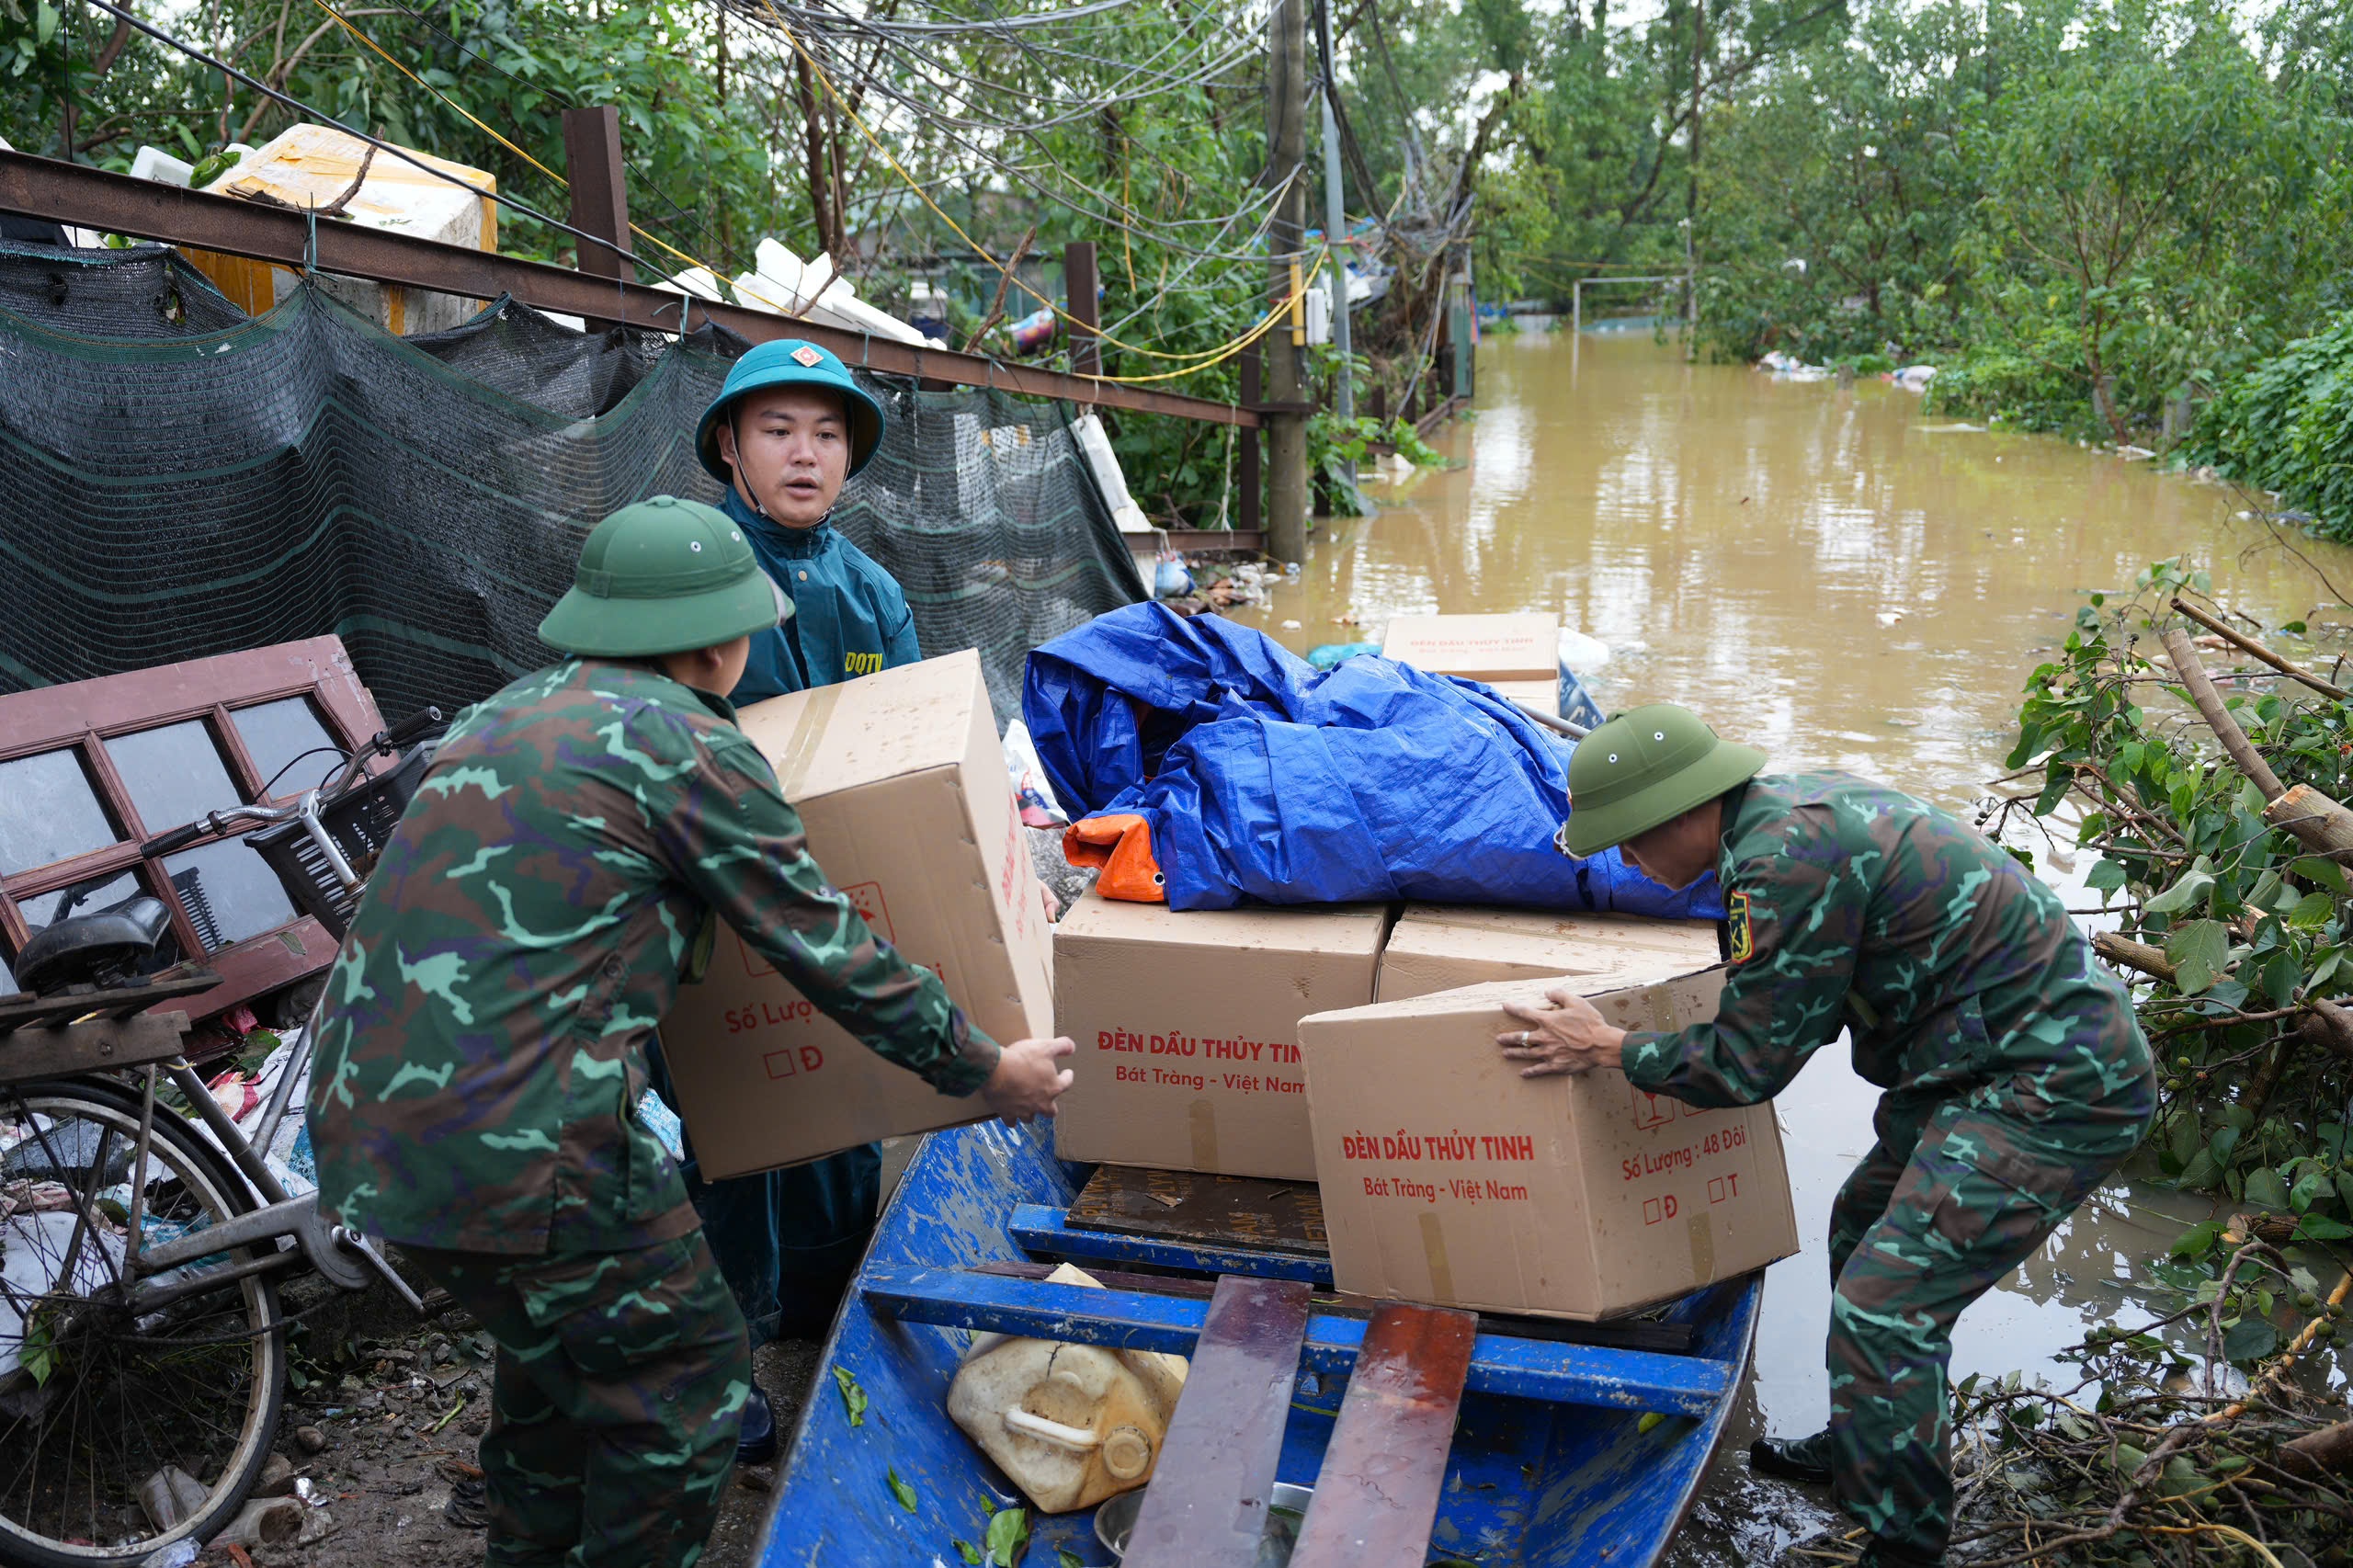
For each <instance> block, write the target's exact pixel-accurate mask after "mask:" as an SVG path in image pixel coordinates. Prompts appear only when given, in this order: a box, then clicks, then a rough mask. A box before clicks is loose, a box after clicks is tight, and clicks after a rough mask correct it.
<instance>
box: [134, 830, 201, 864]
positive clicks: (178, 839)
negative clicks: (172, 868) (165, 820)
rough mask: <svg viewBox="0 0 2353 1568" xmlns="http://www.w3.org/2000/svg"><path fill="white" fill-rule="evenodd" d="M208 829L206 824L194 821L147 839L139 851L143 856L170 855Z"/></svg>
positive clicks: (192, 842) (194, 840) (199, 836)
mask: <svg viewBox="0 0 2353 1568" xmlns="http://www.w3.org/2000/svg"><path fill="white" fill-rule="evenodd" d="M206 831H207V828H206V824H203V823H200V822H192V823H190V824H188V825H187V826H186V827H176V828H174V829H172V831H171V832H169V833H165V834H159V835H156V836H155V837H153V838H151V839H149V840H147V842H146V843H144V844H142V845H141V846H139V853H140V854H141V855H142V856H153V855H169V854H170V853H171V852H172V851H173V850H175V849H185V848H186V847H188V846H189V845H191V844H194V843H195V842H196V841H197V840H198V839H199V838H202V837H203V836H204V835H205V833H206Z"/></svg>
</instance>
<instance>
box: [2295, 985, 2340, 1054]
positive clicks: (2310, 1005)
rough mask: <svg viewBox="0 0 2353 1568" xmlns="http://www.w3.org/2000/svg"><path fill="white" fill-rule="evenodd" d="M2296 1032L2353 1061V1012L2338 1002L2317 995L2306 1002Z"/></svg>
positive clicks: (2315, 1043)
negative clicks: (2322, 999) (2323, 999)
mask: <svg viewBox="0 0 2353 1568" xmlns="http://www.w3.org/2000/svg"><path fill="white" fill-rule="evenodd" d="M2296 1033H2297V1034H2299V1035H2301V1036H2302V1037H2303V1038H2304V1039H2305V1040H2310V1041H2312V1042H2313V1044H2314V1045H2317V1046H2322V1047H2325V1049H2327V1050H2329V1051H2335V1052H2336V1054H2337V1055H2339V1056H2342V1057H2344V1058H2345V1059H2346V1060H2347V1062H2353V1013H2348V1012H2347V1011H2346V1010H2345V1009H2344V1008H2342V1007H2340V1006H2337V1005H2336V1003H2334V1002H2323V1001H2321V1000H2319V999H2318V998H2317V997H2315V998H2313V1000H2311V1001H2308V1002H2306V1003H2305V1004H2304V1017H2303V1020H2302V1022H2301V1023H2299V1024H2298V1025H2297V1026H2296Z"/></svg>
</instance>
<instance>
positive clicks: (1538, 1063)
mask: <svg viewBox="0 0 2353 1568" xmlns="http://www.w3.org/2000/svg"><path fill="white" fill-rule="evenodd" d="M1545 999H1546V1000H1547V1001H1549V1002H1551V1003H1552V1006H1550V1007H1532V1006H1529V1005H1528V1004H1526V1003H1524V1002H1506V1003H1505V1004H1504V1011H1505V1012H1506V1013H1509V1014H1510V1015H1511V1016H1512V1017H1515V1018H1518V1020H1519V1021H1520V1022H1521V1023H1524V1024H1526V1025H1528V1026H1529V1027H1528V1028H1524V1029H1512V1030H1510V1031H1508V1032H1506V1033H1504V1034H1499V1035H1497V1036H1496V1037H1495V1043H1496V1044H1497V1045H1499V1046H1501V1047H1503V1051H1504V1054H1505V1055H1506V1056H1507V1057H1509V1058H1511V1059H1512V1060H1513V1061H1514V1062H1526V1063H1528V1065H1527V1066H1525V1067H1522V1068H1521V1069H1520V1070H1519V1075H1520V1076H1521V1077H1523V1078H1544V1077H1550V1076H1551V1075H1552V1074H1555V1073H1590V1072H1591V1071H1593V1069H1595V1068H1596V1067H1614V1066H1616V1065H1618V1061H1619V1051H1620V1048H1621V1047H1622V1046H1623V1045H1624V1044H1625V1040H1626V1031H1625V1030H1624V1029H1621V1028H1612V1027H1611V1026H1610V1025H1609V1024H1608V1023H1607V1022H1605V1021H1604V1020H1603V1018H1602V1017H1601V1015H1600V1014H1599V1013H1598V1012H1597V1011H1595V1009H1594V1006H1593V1004H1592V1003H1590V1002H1588V1001H1586V999H1585V998H1584V997H1582V996H1579V995H1577V994H1575V993H1574V992H1572V991H1568V990H1566V989H1562V990H1555V991H1552V992H1548V993H1547V994H1546V997H1545Z"/></svg>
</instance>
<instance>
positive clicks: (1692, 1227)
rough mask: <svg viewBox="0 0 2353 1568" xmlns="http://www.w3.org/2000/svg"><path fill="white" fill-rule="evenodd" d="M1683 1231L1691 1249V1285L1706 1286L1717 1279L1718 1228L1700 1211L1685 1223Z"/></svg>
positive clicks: (1705, 1213)
mask: <svg viewBox="0 0 2353 1568" xmlns="http://www.w3.org/2000/svg"><path fill="white" fill-rule="evenodd" d="M1683 1231H1684V1235H1685V1237H1686V1238H1687V1239H1688V1243H1689V1244H1690V1247H1691V1283H1692V1284H1694V1285H1704V1284H1706V1283H1707V1282H1708V1281H1709V1280H1711V1279H1713V1278H1715V1277H1716V1227H1715V1225H1714V1224H1713V1222H1712V1221H1711V1220H1710V1219H1709V1217H1708V1213H1707V1211H1706V1210H1695V1211H1694V1212H1693V1213H1692V1214H1691V1216H1690V1217H1689V1218H1688V1220H1686V1221H1684V1225H1683Z"/></svg>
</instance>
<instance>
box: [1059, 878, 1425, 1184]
mask: <svg viewBox="0 0 2353 1568" xmlns="http://www.w3.org/2000/svg"><path fill="white" fill-rule="evenodd" d="M1388 928H1389V909H1388V906H1387V905H1385V904H1377V903H1368V904H1312V905H1311V904H1302V905H1297V906H1292V907H1286V908H1281V909H1213V910H1199V911H1195V912H1193V913H1191V914H1180V913H1178V912H1177V911H1176V910H1172V909H1170V908H1169V907H1168V906H1167V905H1165V904H1160V903H1121V902H1120V901H1119V900H1116V899H1108V898H1105V897H1103V896H1102V895H1100V894H1099V893H1093V892H1090V893H1088V894H1087V895H1086V897H1085V898H1083V899H1080V900H1079V901H1078V903H1075V904H1074V905H1072V907H1071V911H1070V913H1069V914H1067V915H1063V922H1062V924H1061V925H1060V926H1056V927H1054V978H1055V1009H1054V1017H1055V1022H1056V1023H1057V1024H1058V1025H1059V1026H1060V1027H1059V1029H1058V1032H1060V1033H1062V1034H1066V1035H1069V1036H1070V1037H1071V1038H1072V1039H1073V1040H1076V1041H1077V1042H1078V1056H1077V1059H1076V1060H1075V1061H1074V1062H1073V1063H1072V1065H1073V1068H1074V1071H1075V1073H1076V1082H1074V1084H1072V1085H1071V1086H1070V1088H1069V1090H1068V1091H1067V1092H1065V1093H1064V1094H1063V1097H1062V1104H1061V1106H1060V1108H1058V1109H1057V1111H1056V1112H1055V1115H1054V1150H1055V1152H1056V1153H1059V1154H1061V1155H1062V1157H1063V1159H1065V1160H1100V1161H1107V1162H1108V1163H1109V1164H1111V1165H1152V1166H1156V1167H1158V1168H1161V1169H1164V1170H1179V1171H1208V1172H1214V1173H1217V1174H1219V1175H1223V1176H1267V1177H1271V1178H1273V1179H1275V1180H1278V1181H1313V1180H1314V1179H1315V1157H1314V1153H1313V1150H1312V1149H1311V1148H1310V1146H1309V1142H1308V1131H1307V1081H1306V1078H1305V1076H1304V1074H1302V1071H1301V1069H1300V1064H1299V1044H1298V1041H1299V1020H1300V1017H1302V1015H1303V1014H1307V1013H1313V1012H1316V1011H1319V1010H1322V1009H1325V1008H1331V1007H1349V1006H1358V1005H1359V1004H1362V1003H1365V1002H1370V1001H1371V1000H1372V983H1373V974H1374V971H1375V968H1376V966H1377V965H1378V964H1379V962H1380V960H1381V938H1382V937H1383V936H1384V935H1385V934H1386V933H1387V931H1388Z"/></svg>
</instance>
